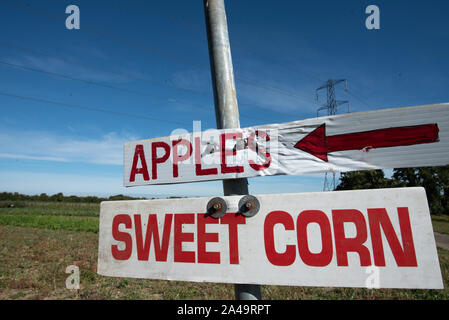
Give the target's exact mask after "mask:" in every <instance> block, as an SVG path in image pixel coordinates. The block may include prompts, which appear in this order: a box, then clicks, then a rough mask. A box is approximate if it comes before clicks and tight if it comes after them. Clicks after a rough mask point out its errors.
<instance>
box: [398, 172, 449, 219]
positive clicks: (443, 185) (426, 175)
mask: <svg viewBox="0 0 449 320" xmlns="http://www.w3.org/2000/svg"><path fill="white" fill-rule="evenodd" d="M393 172H394V173H393V178H394V179H395V180H397V181H398V182H400V183H401V184H404V185H405V186H406V187H415V186H422V187H424V189H426V195H427V200H428V202H429V208H430V211H431V213H432V214H449V203H448V202H449V201H448V200H449V199H448V197H449V165H447V166H442V167H418V168H397V169H394V171H393Z"/></svg>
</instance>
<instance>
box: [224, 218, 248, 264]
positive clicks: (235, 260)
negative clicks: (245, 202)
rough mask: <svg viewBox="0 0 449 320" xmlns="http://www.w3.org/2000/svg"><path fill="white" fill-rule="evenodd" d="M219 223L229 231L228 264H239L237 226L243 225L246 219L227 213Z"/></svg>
mask: <svg viewBox="0 0 449 320" xmlns="http://www.w3.org/2000/svg"><path fill="white" fill-rule="evenodd" d="M220 223H221V224H227V225H228V229H229V263H230V264H239V236H238V228H237V226H238V225H239V224H245V223H246V219H245V217H244V216H241V215H235V214H232V213H228V214H225V215H224V216H223V217H221V218H220Z"/></svg>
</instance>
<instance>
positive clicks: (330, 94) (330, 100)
mask: <svg viewBox="0 0 449 320" xmlns="http://www.w3.org/2000/svg"><path fill="white" fill-rule="evenodd" d="M342 82H344V83H345V91H347V90H348V80H346V79H339V80H333V79H328V80H327V81H326V83H325V84H323V85H322V86H321V87H319V88H317V89H316V99H317V100H318V91H319V90H322V89H326V91H327V102H326V104H325V105H323V106H322V107H320V108H318V110H317V111H316V116H317V117H318V115H319V112H320V111H321V110H327V115H328V116H331V115H335V114H337V108H338V106H339V105H342V104H345V103H347V104H348V112H350V110H349V101H347V100H337V99H336V97H335V85H337V84H339V83H342ZM327 174H328V172H326V174H325V175H324V186H323V191H333V190H335V172H334V171H333V172H332V180H331V179H330V178H329V177H328V175H327Z"/></svg>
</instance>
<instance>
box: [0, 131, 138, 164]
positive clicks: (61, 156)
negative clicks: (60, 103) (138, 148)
mask: <svg viewBox="0 0 449 320" xmlns="http://www.w3.org/2000/svg"><path fill="white" fill-rule="evenodd" d="M132 140H137V138H136V137H132V136H129V135H124V136H120V135H118V134H117V133H115V132H110V133H108V134H105V135H103V136H100V137H97V138H82V137H71V136H62V135H56V134H54V133H49V132H43V131H23V132H22V131H20V132H19V131H9V132H5V131H3V132H0V150H2V153H0V158H7V159H29V160H46V161H58V162H83V163H95V164H107V165H122V163H123V144H124V143H125V142H126V141H132Z"/></svg>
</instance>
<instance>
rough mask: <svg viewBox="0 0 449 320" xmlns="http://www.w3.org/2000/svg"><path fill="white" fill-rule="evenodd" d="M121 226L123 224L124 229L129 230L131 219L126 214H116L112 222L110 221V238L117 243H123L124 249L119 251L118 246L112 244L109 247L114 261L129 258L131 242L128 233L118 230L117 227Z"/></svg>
mask: <svg viewBox="0 0 449 320" xmlns="http://www.w3.org/2000/svg"><path fill="white" fill-rule="evenodd" d="M121 224H124V225H125V228H126V229H131V227H132V221H131V217H130V216H128V215H126V214H118V215H116V216H115V217H114V220H112V237H113V238H114V239H115V240H117V241H122V242H124V243H125V248H124V249H123V250H120V249H119V248H118V245H115V244H114V245H112V246H111V252H112V256H113V257H114V259H117V260H128V259H129V257H131V251H132V245H133V242H132V238H131V235H130V234H129V233H127V232H122V231H119V230H118V227H119V225H121Z"/></svg>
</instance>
